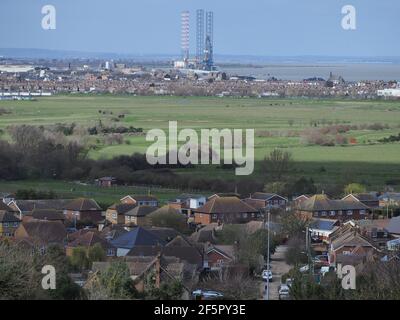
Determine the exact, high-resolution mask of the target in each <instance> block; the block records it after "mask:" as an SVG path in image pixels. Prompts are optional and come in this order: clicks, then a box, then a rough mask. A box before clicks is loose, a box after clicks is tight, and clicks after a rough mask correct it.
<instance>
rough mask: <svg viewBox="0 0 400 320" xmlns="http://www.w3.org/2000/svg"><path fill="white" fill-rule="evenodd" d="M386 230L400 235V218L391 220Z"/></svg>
mask: <svg viewBox="0 0 400 320" xmlns="http://www.w3.org/2000/svg"><path fill="white" fill-rule="evenodd" d="M386 229H387V231H388V232H389V233H394V234H400V216H398V217H394V218H392V219H390V221H389V224H388V226H387V228H386Z"/></svg>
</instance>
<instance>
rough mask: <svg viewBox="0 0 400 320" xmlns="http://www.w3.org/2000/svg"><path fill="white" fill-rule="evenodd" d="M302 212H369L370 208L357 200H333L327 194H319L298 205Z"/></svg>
mask: <svg viewBox="0 0 400 320" xmlns="http://www.w3.org/2000/svg"><path fill="white" fill-rule="evenodd" d="M298 208H299V209H300V210H302V211H330V210H333V211H338V210H343V211H345V210H367V209H368V207H367V206H366V205H365V204H363V203H362V202H360V201H356V200H331V199H329V198H328V196H327V195H325V194H317V195H314V196H312V197H311V198H309V199H307V200H304V201H302V202H300V203H299V204H298Z"/></svg>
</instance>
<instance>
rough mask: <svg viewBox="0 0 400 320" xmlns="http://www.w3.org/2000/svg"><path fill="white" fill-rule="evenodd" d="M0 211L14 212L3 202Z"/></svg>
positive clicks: (0, 203)
mask: <svg viewBox="0 0 400 320" xmlns="http://www.w3.org/2000/svg"><path fill="white" fill-rule="evenodd" d="M0 211H7V212H11V211H13V210H12V209H11V208H10V207H9V206H8V205H6V204H5V203H4V202H3V201H0Z"/></svg>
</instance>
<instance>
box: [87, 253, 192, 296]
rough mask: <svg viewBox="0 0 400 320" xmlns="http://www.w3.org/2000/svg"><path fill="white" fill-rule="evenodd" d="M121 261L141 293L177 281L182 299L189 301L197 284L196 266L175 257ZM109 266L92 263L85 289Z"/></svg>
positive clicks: (131, 258)
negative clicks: (181, 287)
mask: <svg viewBox="0 0 400 320" xmlns="http://www.w3.org/2000/svg"><path fill="white" fill-rule="evenodd" d="M123 261H124V262H125V263H126V264H127V266H128V268H129V273H130V276H131V279H132V280H133V283H134V286H135V289H136V290H137V291H138V292H141V293H143V292H146V291H148V290H150V289H153V288H160V287H161V285H162V284H163V283H169V282H171V281H179V282H181V283H182V284H183V288H184V294H183V296H182V299H189V298H190V294H191V291H192V290H193V289H194V286H195V285H196V284H197V282H198V272H197V266H196V265H191V264H189V263H187V262H186V261H182V260H180V259H179V258H176V257H168V256H164V255H161V254H158V255H157V256H153V257H151V256H148V257H137V256H135V257H125V258H124V259H123ZM109 266H110V262H94V263H93V266H92V276H91V277H90V279H88V281H87V283H86V284H85V288H89V287H90V286H91V285H94V283H95V281H96V280H97V278H96V274H98V273H101V272H104V270H106V269H107V268H108V267H109Z"/></svg>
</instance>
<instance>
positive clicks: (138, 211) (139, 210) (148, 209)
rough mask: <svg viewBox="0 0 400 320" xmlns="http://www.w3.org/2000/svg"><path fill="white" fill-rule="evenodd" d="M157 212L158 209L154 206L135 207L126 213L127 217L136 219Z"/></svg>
mask: <svg viewBox="0 0 400 320" xmlns="http://www.w3.org/2000/svg"><path fill="white" fill-rule="evenodd" d="M156 210H157V208H156V207H152V206H135V207H134V208H132V209H130V210H128V211H127V212H125V215H127V216H134V217H144V216H147V215H148V214H150V213H152V212H154V211H156Z"/></svg>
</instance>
